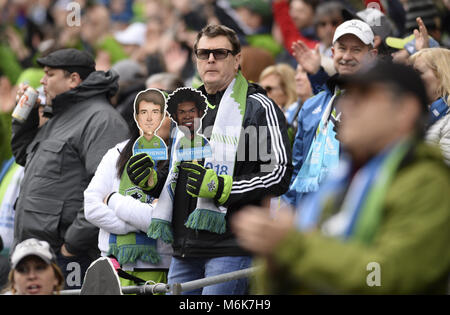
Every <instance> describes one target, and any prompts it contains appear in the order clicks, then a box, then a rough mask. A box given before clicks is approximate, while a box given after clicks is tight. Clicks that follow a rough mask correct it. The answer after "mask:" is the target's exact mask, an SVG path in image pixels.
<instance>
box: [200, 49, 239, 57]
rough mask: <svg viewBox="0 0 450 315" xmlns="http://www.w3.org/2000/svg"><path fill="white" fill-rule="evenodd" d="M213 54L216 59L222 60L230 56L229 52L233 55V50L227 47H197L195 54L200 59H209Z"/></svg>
mask: <svg viewBox="0 0 450 315" xmlns="http://www.w3.org/2000/svg"><path fill="white" fill-rule="evenodd" d="M211 54H213V56H214V59H216V60H222V59H225V58H227V57H228V54H232V55H233V51H232V50H229V49H225V48H218V49H197V50H196V51H195V55H196V56H197V58H198V59H201V60H207V59H209V56H210V55H211Z"/></svg>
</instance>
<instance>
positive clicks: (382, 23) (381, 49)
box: [356, 8, 395, 60]
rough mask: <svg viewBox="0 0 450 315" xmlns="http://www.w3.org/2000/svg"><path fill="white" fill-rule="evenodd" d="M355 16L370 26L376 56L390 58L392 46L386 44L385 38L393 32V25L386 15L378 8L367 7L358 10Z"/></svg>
mask: <svg viewBox="0 0 450 315" xmlns="http://www.w3.org/2000/svg"><path fill="white" fill-rule="evenodd" d="M356 16H357V17H359V18H360V19H361V20H363V21H364V22H366V23H367V24H369V25H370V27H371V28H372V31H373V34H374V35H375V37H374V47H375V48H376V49H377V50H378V58H379V59H380V58H387V59H388V60H390V58H391V53H392V51H393V49H392V48H390V47H389V46H387V45H386V42H385V39H386V38H387V37H388V36H392V35H393V34H394V30H395V29H394V25H393V24H392V22H391V21H390V20H389V19H388V17H387V16H386V15H385V14H384V13H383V12H381V11H380V10H379V9H375V8H367V9H365V10H362V11H358V12H357V13H356Z"/></svg>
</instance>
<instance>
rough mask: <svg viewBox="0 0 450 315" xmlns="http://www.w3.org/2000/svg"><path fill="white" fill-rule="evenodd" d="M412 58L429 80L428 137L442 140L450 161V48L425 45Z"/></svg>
mask: <svg viewBox="0 0 450 315" xmlns="http://www.w3.org/2000/svg"><path fill="white" fill-rule="evenodd" d="M410 61H411V63H412V64H413V66H414V68H415V69H416V70H417V71H418V72H419V73H420V76H421V77H422V80H423V81H424V82H425V87H426V89H427V94H428V99H429V104H431V105H430V107H429V109H430V119H429V123H428V126H427V127H428V130H427V133H426V136H425V139H426V140H427V141H428V142H430V143H434V144H439V146H440V147H441V150H442V153H443V155H444V158H445V162H446V163H447V164H449V165H450V110H449V106H448V104H449V101H450V99H449V98H450V50H448V49H445V48H425V49H422V50H420V51H418V52H417V53H415V54H414V55H412V56H411V57H410Z"/></svg>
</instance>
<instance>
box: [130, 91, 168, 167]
mask: <svg viewBox="0 0 450 315" xmlns="http://www.w3.org/2000/svg"><path fill="white" fill-rule="evenodd" d="M165 115H166V97H165V96H164V93H162V92H161V91H160V90H158V89H147V90H145V91H141V92H139V93H138V95H137V96H136V98H135V99H134V120H135V121H136V124H137V126H138V128H139V131H140V135H141V136H140V137H139V138H138V139H137V140H136V142H135V143H134V146H133V154H137V153H147V154H148V155H150V157H151V158H152V159H153V161H160V160H167V159H168V153H167V145H166V144H165V143H164V141H163V139H162V138H161V137H159V136H158V135H157V132H158V129H159V128H160V127H161V125H162V122H163V120H164V117H165Z"/></svg>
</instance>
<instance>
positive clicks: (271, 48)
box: [230, 0, 282, 57]
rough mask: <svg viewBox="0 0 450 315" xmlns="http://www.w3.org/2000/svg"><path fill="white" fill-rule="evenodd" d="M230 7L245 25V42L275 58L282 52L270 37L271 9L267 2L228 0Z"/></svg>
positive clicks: (266, 0)
mask: <svg viewBox="0 0 450 315" xmlns="http://www.w3.org/2000/svg"><path fill="white" fill-rule="evenodd" d="M230 5H231V7H232V8H233V9H234V10H235V13H236V15H237V17H238V18H239V20H240V21H241V23H242V24H244V25H245V28H244V29H247V30H246V38H245V39H246V41H247V42H248V44H249V45H251V46H253V47H259V48H263V49H265V50H267V51H268V52H270V53H271V54H272V56H274V57H276V56H277V55H278V54H279V53H280V52H281V50H282V47H281V46H280V44H278V43H277V42H276V41H275V39H274V38H273V37H272V34H271V31H272V8H271V4H270V1H268V0H230Z"/></svg>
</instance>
